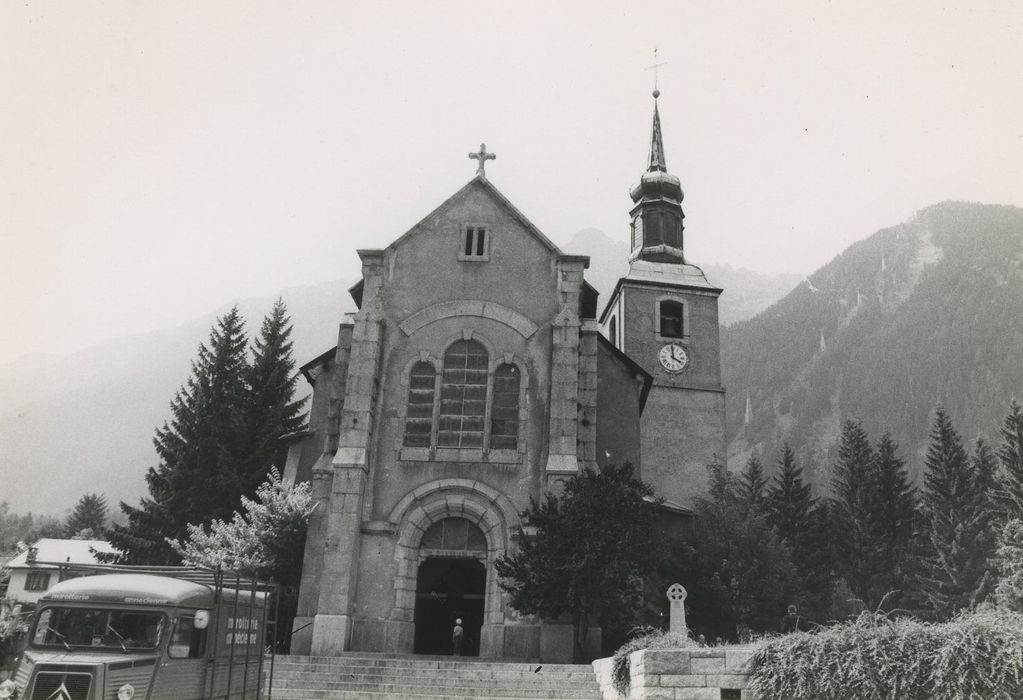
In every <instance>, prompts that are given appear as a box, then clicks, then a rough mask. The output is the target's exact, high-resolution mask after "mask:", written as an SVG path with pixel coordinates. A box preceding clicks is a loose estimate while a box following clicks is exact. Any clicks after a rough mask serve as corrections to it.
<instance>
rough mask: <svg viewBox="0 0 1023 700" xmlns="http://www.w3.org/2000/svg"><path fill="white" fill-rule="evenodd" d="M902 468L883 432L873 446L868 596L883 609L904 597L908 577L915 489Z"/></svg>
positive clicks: (896, 451)
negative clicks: (875, 446)
mask: <svg viewBox="0 0 1023 700" xmlns="http://www.w3.org/2000/svg"><path fill="white" fill-rule="evenodd" d="M905 466H906V463H905V462H904V461H903V460H902V459H901V458H900V457H899V456H898V446H897V445H896V444H895V441H894V440H892V436H891V434H890V433H888V432H885V433H884V434H883V435H882V436H881V439H880V440H879V441H878V443H877V451H876V453H875V455H874V464H873V469H872V473H871V478H870V487H871V491H872V492H873V493H872V494H871V497H870V516H869V517H870V521H871V527H872V530H873V539H874V551H873V552H872V555H871V559H872V562H871V563H872V568H873V572H874V578H873V580H872V582H871V591H870V594H869V597H870V599H871V600H872V601H876V602H877V603H878V604H879V603H880V602H881V600H885V607H887V608H892V607H895V606H896V604H897V603H898V601H899V600H901V599H902V598H903V597H904V594H905V592H906V585H907V582H908V577H909V576H910V574H911V570H910V567H908V566H906V562H907V560H908V555H909V553H910V550H911V548H912V543H913V533H914V525H915V522H916V490H915V489H914V488H913V486H912V484H910V482H909V476H908V475H907V473H906V468H905ZM893 592H895V594H894V595H892V596H888V594H889V593H893ZM885 596H888V597H887V598H885Z"/></svg>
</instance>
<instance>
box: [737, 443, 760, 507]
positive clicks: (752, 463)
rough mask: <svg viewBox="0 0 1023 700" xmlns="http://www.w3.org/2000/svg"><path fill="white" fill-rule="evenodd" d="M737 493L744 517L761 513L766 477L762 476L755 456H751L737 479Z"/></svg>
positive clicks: (758, 461)
mask: <svg viewBox="0 0 1023 700" xmlns="http://www.w3.org/2000/svg"><path fill="white" fill-rule="evenodd" d="M737 491H738V497H739V502H740V503H741V504H742V507H743V513H744V514H745V515H751V514H753V515H755V514H759V513H762V512H763V510H764V498H765V493H766V491H767V477H765V476H764V466H763V465H762V464H761V463H760V460H759V459H757V458H756V457H755V456H751V457H750V458H749V460H748V461H747V462H746V468H745V469H743V470H742V474H741V475H740V477H739V484H738V488H737Z"/></svg>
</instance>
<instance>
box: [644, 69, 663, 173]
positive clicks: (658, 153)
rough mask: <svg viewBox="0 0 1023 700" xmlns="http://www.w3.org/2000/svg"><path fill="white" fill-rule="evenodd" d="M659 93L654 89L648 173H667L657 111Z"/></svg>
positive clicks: (659, 116)
mask: <svg viewBox="0 0 1023 700" xmlns="http://www.w3.org/2000/svg"><path fill="white" fill-rule="evenodd" d="M660 94H661V91H660V90H658V89H656V88H654V125H653V128H652V129H651V130H650V164H649V166H648V167H647V171H648V172H652V171H654V170H660V171H661V172H662V173H666V172H668V164H667V162H666V161H665V159H664V139H663V137H662V136H661V114H660V112H659V111H658V110H657V98H658V97H659V96H660Z"/></svg>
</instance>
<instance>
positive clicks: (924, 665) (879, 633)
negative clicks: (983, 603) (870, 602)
mask: <svg viewBox="0 0 1023 700" xmlns="http://www.w3.org/2000/svg"><path fill="white" fill-rule="evenodd" d="M1021 659H1023V615H1019V614H1017V613H1013V612H1010V611H1006V610H995V609H989V610H985V611H983V612H976V613H965V614H963V615H961V616H959V617H957V618H955V619H953V620H952V621H951V622H946V623H941V624H930V623H925V622H920V621H917V620H912V619H891V618H888V617H886V616H885V615H883V614H877V613H863V614H862V615H860V616H859V618H857V619H856V620H854V621H852V622H848V623H844V624H840V625H836V626H835V627H831V628H827V629H824V630H822V631H821V632H819V633H817V634H792V635H788V636H785V637H779V638H776V639H773V640H771V641H768V642H765V643H763V644H762V645H761V646H760V647H759V648H758V649H757V651H756V652H755V654H754V656H753V658H752V659H751V661H750V670H751V674H752V675H751V678H750V687H751V689H753V690H754V691H755V692H756V693H757V696H758V697H760V698H763V699H764V700H782V699H784V700H816V699H819V698H828V699H829V700H847V699H848V700H853V699H856V700H859V699H860V698H878V700H888V699H890V700H896V699H898V700H943V699H946V698H947V699H948V700H953V699H954V700H966V699H973V698H977V699H980V698H983V699H984V700H1009V699H1011V698H1020V697H1023V663H1021Z"/></svg>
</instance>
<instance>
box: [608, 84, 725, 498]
mask: <svg viewBox="0 0 1023 700" xmlns="http://www.w3.org/2000/svg"><path fill="white" fill-rule="evenodd" d="M653 97H654V117H653V126H652V128H651V133H650V152H649V156H648V159H647V169H646V172H644V173H643V174H642V176H641V177H640V180H639V182H638V183H637V184H636V185H635V186H634V187H633V188H632V190H631V191H630V196H631V198H632V203H633V206H632V209H631V210H630V212H629V216H630V219H631V250H630V254H629V274H628V275H627V276H625V277H623V278H621V279H620V280H618V284H617V285H615V289H614V291H613V292H612V293H611V297H610V299H609V300H608V303H607V306H606V307H605V308H604V311H603V313H602V314H601V317H600V325H601V330H602V332H603V333H604V335H605V336H606V337H607V338H608V340H610V341H611V343H612V344H614V345H615V347H617V348H618V349H619V350H621V351H622V352H624V353H625V354H626V355H628V356H629V357H630V358H631V359H632V360H634V361H635V362H636V363H637V364H639V365H640V366H641V367H642V368H643V369H645V370H646V371H647V372H649V373H650V374H651V375H652V376H653V385H652V386H651V389H650V393H649V395H648V397H647V402H646V405H645V408H644V410H643V416H642V419H641V422H640V452H641V459H640V462H641V463H640V465H639V473H640V476H641V477H642V479H643V480H644V481H646V482H647V483H648V484H650V485H651V486H653V487H654V491H655V493H656V494H657V495H658V496H660V497H662V498H665V499H666V500H667V501H669V502H670V503H673V504H675V505H681V506H686V507H689V506H691V505H692V504H693V500H694V499H695V498H696V497H698V496H701V495H704V494H705V493H706V492H707V488H708V481H707V465H708V464H710V463H711V462H713V461H715V460H717V461H720V462H724V461H725V457H726V455H725V390H724V387H722V386H721V354H720V346H719V333H718V296H720V294H721V292H722V290H721V289H720V288H718V287H715V286H714V285H712V284H711V283H710V282H709V281H708V280H707V278H706V276H705V275H704V274H703V271H702V270H701V269H700V268H699V267H697V266H696V265H693V264H691V263H689V262H687V260H686V256H685V245H684V241H685V239H684V220H685V214H684V213H683V211H682V199H683V192H682V185H681V182H680V180H679V179H678V178H677V177H676V176H674V175H672V174H671V173H669V172H668V167H667V161H666V158H665V155H664V139H663V136H662V134H661V117H660V110H659V108H658V103H657V99H658V97H660V91H659V90H656V89H655V90H654V92H653Z"/></svg>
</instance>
